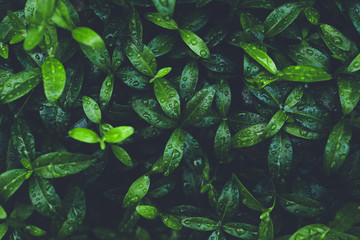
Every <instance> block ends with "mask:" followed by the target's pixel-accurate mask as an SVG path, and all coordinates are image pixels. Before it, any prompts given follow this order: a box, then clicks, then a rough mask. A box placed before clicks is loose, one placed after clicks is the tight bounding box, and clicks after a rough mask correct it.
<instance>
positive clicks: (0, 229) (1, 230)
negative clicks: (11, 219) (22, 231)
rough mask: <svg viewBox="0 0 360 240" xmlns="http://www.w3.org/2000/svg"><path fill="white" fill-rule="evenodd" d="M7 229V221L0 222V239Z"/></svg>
mask: <svg viewBox="0 0 360 240" xmlns="http://www.w3.org/2000/svg"><path fill="white" fill-rule="evenodd" d="M8 229H9V224H8V223H1V224H0V239H3V237H4V236H5V234H6V232H7V231H8Z"/></svg>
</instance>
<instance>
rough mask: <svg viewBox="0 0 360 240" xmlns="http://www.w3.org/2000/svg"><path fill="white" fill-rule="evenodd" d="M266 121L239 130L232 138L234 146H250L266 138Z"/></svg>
mask: <svg viewBox="0 0 360 240" xmlns="http://www.w3.org/2000/svg"><path fill="white" fill-rule="evenodd" d="M265 129H266V124H265V123H259V124H255V125H252V126H250V127H247V128H244V129H242V130H240V131H239V132H237V133H236V134H235V135H234V136H233V137H232V139H231V145H232V147H233V148H240V147H250V146H253V145H255V144H257V143H259V142H261V141H262V140H264V136H265V135H264V133H265Z"/></svg>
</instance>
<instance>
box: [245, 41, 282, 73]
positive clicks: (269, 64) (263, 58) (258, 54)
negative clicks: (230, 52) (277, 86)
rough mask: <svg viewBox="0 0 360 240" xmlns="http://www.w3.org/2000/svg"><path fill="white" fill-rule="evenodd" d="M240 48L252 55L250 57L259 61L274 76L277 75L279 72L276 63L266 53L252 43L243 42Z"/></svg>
mask: <svg viewBox="0 0 360 240" xmlns="http://www.w3.org/2000/svg"><path fill="white" fill-rule="evenodd" d="M240 46H241V48H242V49H244V51H245V52H246V53H247V54H249V55H250V57H252V58H253V59H254V60H255V61H257V62H258V63H259V64H260V65H261V66H263V67H264V68H265V69H266V70H268V71H269V72H270V73H272V74H274V75H276V74H277V72H278V70H277V68H276V65H275V62H274V61H273V60H272V59H271V58H270V57H269V55H267V53H266V52H264V51H263V50H261V49H259V48H258V47H256V46H255V45H253V44H250V43H245V42H241V43H240Z"/></svg>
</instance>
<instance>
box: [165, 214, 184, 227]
mask: <svg viewBox="0 0 360 240" xmlns="http://www.w3.org/2000/svg"><path fill="white" fill-rule="evenodd" d="M160 217H161V221H162V222H163V223H164V224H165V225H166V226H167V227H168V228H171V229H174V230H181V229H182V225H181V222H180V220H179V219H178V218H177V217H175V216H173V215H169V214H161V215H160Z"/></svg>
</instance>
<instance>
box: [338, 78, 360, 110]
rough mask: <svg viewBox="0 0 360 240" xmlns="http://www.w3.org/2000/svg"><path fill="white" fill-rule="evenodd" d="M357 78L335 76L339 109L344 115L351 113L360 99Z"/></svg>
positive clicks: (359, 87)
mask: <svg viewBox="0 0 360 240" xmlns="http://www.w3.org/2000/svg"><path fill="white" fill-rule="evenodd" d="M359 80H360V79H359V78H357V77H356V78H354V77H352V76H339V77H338V78H337V83H338V87H339V97H340V103H341V109H342V112H343V114H344V115H347V114H349V113H351V112H352V111H353V109H354V108H355V107H356V105H357V104H358V102H359V100H360V84H359Z"/></svg>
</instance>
